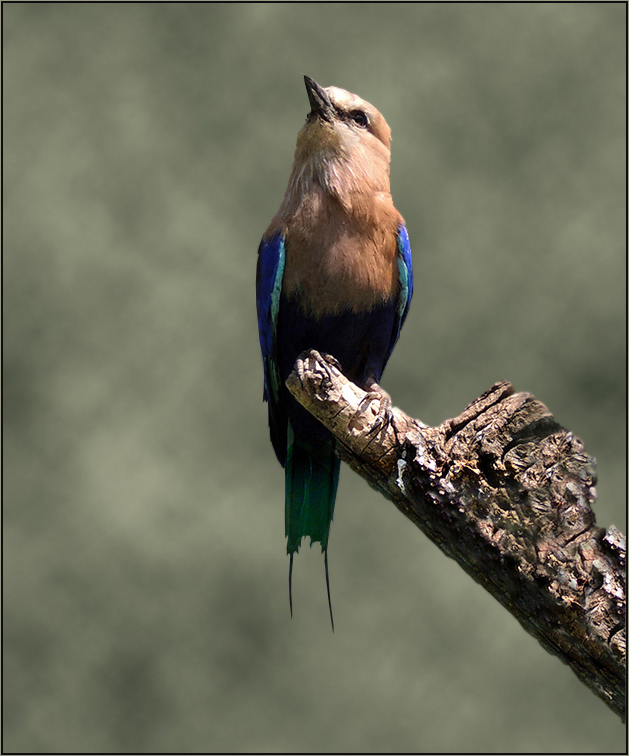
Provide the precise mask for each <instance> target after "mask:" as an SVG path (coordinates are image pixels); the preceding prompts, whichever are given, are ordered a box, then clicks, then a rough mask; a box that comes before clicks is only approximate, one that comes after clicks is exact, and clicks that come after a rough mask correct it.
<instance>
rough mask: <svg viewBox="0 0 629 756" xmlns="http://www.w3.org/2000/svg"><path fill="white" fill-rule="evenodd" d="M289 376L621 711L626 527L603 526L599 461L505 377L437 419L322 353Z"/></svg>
mask: <svg viewBox="0 0 629 756" xmlns="http://www.w3.org/2000/svg"><path fill="white" fill-rule="evenodd" d="M286 385H287V386H288V388H289V390H290V391H291V392H292V393H293V395H294V396H295V397H296V398H297V400H298V401H299V402H301V404H303V405H304V406H305V407H306V408H307V409H308V410H309V411H310V412H311V413H312V414H313V415H314V416H315V417H317V418H318V419H319V420H320V421H321V422H322V423H323V424H324V425H325V426H326V427H327V428H328V429H329V430H330V431H331V432H332V433H333V434H334V435H335V437H336V438H337V439H338V441H339V442H340V444H339V454H340V456H341V459H343V460H344V461H345V462H347V464H349V466H350V467H351V468H352V469H354V470H355V471H356V472H358V473H359V474H360V475H362V476H363V477H364V478H365V479H366V480H367V482H368V483H369V484H370V485H371V486H373V487H374V488H375V489H377V490H378V491H380V492H381V493H382V494H383V495H384V496H386V497H387V498H388V499H390V500H391V501H393V503H394V504H395V505H396V507H398V509H400V510H401V511H402V512H403V513H404V514H405V515H406V516H407V517H408V518H409V519H410V520H412V521H413V522H414V523H415V524H416V525H417V526H418V527H419V528H421V530H422V531H423V532H424V533H425V534H426V535H427V536H428V537H429V538H430V539H431V540H432V541H434V542H435V543H436V544H437V545H438V546H439V548H440V549H441V550H442V551H443V552H444V553H445V554H446V555H447V556H449V557H451V558H453V559H455V560H456V561H457V562H458V563H459V564H460V566H461V567H462V568H463V569H464V570H465V571H466V572H467V573H468V574H469V575H471V576H472V577H473V578H474V580H476V581H477V582H479V583H480V584H481V585H483V586H484V587H485V588H486V589H487V590H488V591H489V592H490V593H491V594H492V595H493V596H494V597H495V598H496V599H498V601H500V603H501V604H503V605H504V606H505V607H506V608H507V609H508V610H509V611H510V612H511V613H512V614H513V615H514V616H515V617H516V618H517V619H518V621H519V622H520V624H521V625H522V626H523V627H524V629H525V630H527V631H528V632H529V633H531V634H532V635H533V636H534V637H535V638H537V640H538V641H539V642H540V643H541V644H542V646H543V647H544V648H545V649H546V650H547V651H549V652H550V653H552V654H555V655H556V656H558V657H559V658H560V659H562V660H563V661H564V662H566V663H567V664H569V665H570V667H572V669H573V670H574V672H575V673H576V674H577V676H578V677H579V678H580V679H581V680H582V681H583V682H584V683H585V684H586V685H588V686H589V687H590V688H591V689H592V690H593V691H594V692H595V693H596V694H597V695H598V696H600V697H601V698H602V699H603V700H604V701H605V702H606V703H607V704H608V705H609V706H610V707H611V708H612V709H613V710H614V711H615V712H616V713H617V714H619V715H620V716H621V717H622V718H623V721H624V717H625V653H626V631H625V605H626V602H625V593H626V590H625V586H626V581H625V563H626V546H625V538H624V536H623V535H622V534H621V533H620V532H619V531H618V530H617V529H616V528H615V527H614V526H613V525H612V526H611V527H610V528H609V529H608V530H607V531H605V530H604V529H603V528H599V527H597V526H596V520H595V517H594V513H593V512H592V509H591V505H592V503H593V502H594V500H595V499H596V489H595V488H594V485H595V483H596V476H595V471H594V464H595V463H594V459H593V458H592V457H589V456H588V455H587V454H586V453H585V451H584V448H583V443H582V442H581V440H580V439H578V438H577V437H576V436H574V434H572V433H570V431H567V430H565V429H564V428H562V427H561V426H559V425H558V424H557V423H556V422H555V420H554V418H553V416H552V414H551V413H550V412H549V410H548V409H547V408H546V407H545V406H544V405H543V404H542V403H541V402H540V401H538V400H537V399H535V397H533V396H532V395H531V394H527V393H514V389H513V387H512V386H511V384H510V383H509V382H508V381H502V382H500V383H496V384H495V385H494V386H492V387H491V388H490V389H489V390H488V391H486V392H485V393H484V394H483V395H482V396H481V397H480V398H478V399H476V400H475V401H473V402H472V403H471V404H470V405H469V406H468V407H467V408H466V409H465V410H464V411H463V412H462V413H461V414H460V415H459V416H458V417H456V418H454V419H450V420H446V421H444V422H443V423H441V425H439V426H437V427H435V428H430V427H428V426H426V425H424V424H423V423H421V422H419V421H418V420H414V419H413V418H411V417H409V416H408V415H405V414H404V413H403V412H401V411H400V410H398V409H397V408H393V409H391V408H390V407H389V406H388V402H387V397H386V395H384V394H383V395H382V396H380V395H378V394H377V393H373V392H371V393H366V392H365V391H363V390H362V389H360V388H358V387H357V386H356V385H354V384H353V383H351V382H350V381H348V380H347V378H345V376H344V375H343V374H342V373H341V372H340V371H339V369H338V364H337V363H336V362H335V361H334V360H333V359H332V358H328V357H327V356H322V355H320V354H319V353H317V352H315V351H310V352H306V353H304V354H302V355H301V356H300V358H299V359H298V360H297V362H296V364H295V371H294V372H293V373H292V374H291V376H290V377H289V378H288V380H287V382H286Z"/></svg>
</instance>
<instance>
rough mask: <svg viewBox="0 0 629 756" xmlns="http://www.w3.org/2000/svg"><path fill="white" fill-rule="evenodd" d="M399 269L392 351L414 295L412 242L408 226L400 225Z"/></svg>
mask: <svg viewBox="0 0 629 756" xmlns="http://www.w3.org/2000/svg"><path fill="white" fill-rule="evenodd" d="M397 251H398V270H399V272H400V295H399V299H398V302H397V310H396V313H395V326H394V329H393V339H392V341H391V351H392V350H393V347H394V346H395V342H396V341H397V340H398V338H399V336H400V331H401V330H402V326H403V325H404V321H405V320H406V315H407V313H408V308H409V306H410V304H411V298H412V296H413V260H412V258H411V242H410V240H409V238H408V233H407V231H406V226H400V227H399V228H398V232H397Z"/></svg>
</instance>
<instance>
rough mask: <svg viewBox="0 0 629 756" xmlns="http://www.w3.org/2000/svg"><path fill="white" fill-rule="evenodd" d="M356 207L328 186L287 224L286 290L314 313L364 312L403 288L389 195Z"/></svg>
mask: <svg viewBox="0 0 629 756" xmlns="http://www.w3.org/2000/svg"><path fill="white" fill-rule="evenodd" d="M355 199H356V202H355V203H354V204H353V205H352V207H351V208H348V209H344V208H343V207H341V205H340V204H339V202H338V201H336V200H335V199H333V198H331V197H329V195H327V194H325V193H323V192H313V193H312V194H310V195H309V196H308V197H307V198H302V202H301V203H300V206H299V208H298V209H297V211H296V212H295V214H294V215H293V217H292V218H291V219H290V221H289V223H288V224H287V226H286V265H285V268H284V283H283V289H282V291H283V293H284V295H285V296H287V297H289V298H291V299H292V298H298V299H299V301H300V303H301V304H302V307H303V309H304V311H305V312H307V313H308V314H310V315H312V316H314V317H321V316H323V315H331V314H338V313H339V312H342V311H345V310H351V311H352V312H364V311H365V310H370V309H373V307H375V306H377V305H379V304H382V303H383V302H385V301H386V300H388V299H390V298H391V297H395V296H396V295H397V293H398V290H399V273H398V264H397V239H396V233H397V228H398V225H399V224H400V223H401V222H402V219H401V217H400V215H399V213H398V212H397V211H396V210H395V208H394V207H393V203H392V202H391V198H390V195H378V196H373V195H372V196H370V197H357V198H355Z"/></svg>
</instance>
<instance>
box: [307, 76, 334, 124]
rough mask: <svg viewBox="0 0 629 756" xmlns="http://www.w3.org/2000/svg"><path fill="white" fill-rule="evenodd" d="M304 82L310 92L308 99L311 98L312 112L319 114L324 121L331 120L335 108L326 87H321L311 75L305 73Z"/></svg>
mask: <svg viewBox="0 0 629 756" xmlns="http://www.w3.org/2000/svg"><path fill="white" fill-rule="evenodd" d="M304 82H305V84H306V91H307V92H308V99H309V100H310V108H311V110H310V112H311V113H313V114H314V115H317V116H319V118H322V119H323V120H324V121H330V122H331V121H332V114H333V113H334V108H333V107H332V103H331V101H330V98H329V97H328V96H327V94H326V92H325V89H323V87H320V86H319V85H318V84H317V82H316V81H314V80H313V79H311V78H310V76H305V75H304Z"/></svg>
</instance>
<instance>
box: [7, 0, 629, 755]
mask: <svg viewBox="0 0 629 756" xmlns="http://www.w3.org/2000/svg"><path fill="white" fill-rule="evenodd" d="M3 11H4V97H5V100H4V106H5V111H4V150H5V151H4V159H5V173H4V202H5V205H4V221H5V227H4V273H5V279H4V281H5V286H4V296H5V342H4V348H5V357H4V369H5V404H4V419H5V441H6V445H5V467H4V473H5V478H4V485H5V495H6V496H5V513H4V536H5V551H4V554H5V593H4V597H5V614H4V621H5V624H4V630H5V636H4V640H5V670H4V675H5V688H4V694H5V695H4V703H5V719H4V728H5V732H4V747H5V749H6V750H7V751H31V752H32V751H53V752H70V751H79V752H92V751H98V752H132V751H140V752H148V753H151V752H162V751H166V752H168V751H192V752H205V751H225V750H227V751H262V752H281V751H289V752H291V751H306V752H308V751H314V752H317V751H350V752H351V751H369V752H373V751H376V752H377V751H383V752H389V751H434V752H452V751H455V752H456V751H464V752H465V751H477V752H505V751H510V752H513V751H516V752H517V751H533V752H535V751H537V752H542V753H544V752H552V751H559V752H569V753H578V752H584V751H595V752H600V751H614V750H618V751H623V750H624V744H625V735H624V729H623V727H622V725H621V723H620V720H619V719H618V718H617V717H616V716H615V715H614V714H613V713H612V712H611V711H610V710H609V709H607V707H606V706H605V705H604V704H603V703H602V702H601V701H600V700H599V699H598V698H596V697H595V696H594V695H593V694H592V693H591V692H590V691H589V690H588V689H586V688H585V686H584V685H582V684H581V683H580V682H579V681H578V680H577V678H576V677H575V676H574V674H573V673H572V672H571V671H570V670H569V669H568V668H567V667H566V666H565V665H563V664H562V663H561V662H560V661H559V660H558V659H556V658H554V657H552V656H550V655H549V654H547V653H546V652H545V651H543V650H542V648H541V647H540V646H539V645H538V644H537V642H536V641H534V640H533V639H532V638H531V637H529V636H528V635H527V634H526V633H525V632H524V631H523V630H522V629H521V627H520V626H519V625H518V624H517V622H516V621H515V620H514V619H513V618H512V617H511V616H510V615H509V614H508V613H507V612H506V611H505V610H504V609H503V608H502V607H500V606H499V605H498V604H497V603H496V602H495V601H494V600H493V599H491V598H490V597H489V595H487V594H486V593H485V592H484V591H483V590H482V589H481V588H480V587H479V586H477V585H476V584H475V583H474V582H473V581H472V580H471V579H470V578H469V577H467V576H466V575H465V574H464V573H463V572H462V571H461V570H460V569H459V568H458V567H457V565H456V564H455V563H454V562H452V561H451V560H448V559H447V558H446V557H445V556H443V555H442V554H441V552H439V551H438V549H437V548H436V547H435V546H433V545H432V544H431V543H430V542H429V541H428V540H427V539H426V537H425V536H424V535H423V534H422V533H421V532H420V531H418V530H417V529H416V528H415V527H414V526H413V525H412V524H411V523H410V522H409V521H407V520H406V519H405V518H404V517H403V516H402V515H401V514H400V513H399V512H398V511H397V510H396V509H395V507H394V506H393V505H392V504H391V503H390V502H387V501H385V500H384V499H382V498H381V497H379V496H378V495H377V494H376V493H375V492H373V491H372V490H371V489H369V487H368V486H367V485H366V484H365V482H364V481H362V480H361V479H360V478H358V477H357V476H356V475H354V473H352V472H351V471H350V470H349V469H347V468H345V469H344V470H343V471H342V475H341V484H340V488H339V496H338V500H337V511H336V516H335V520H334V524H333V528H332V537H331V547H330V569H331V584H332V599H333V604H334V607H335V620H336V633H335V634H334V635H333V634H332V632H331V631H330V625H329V618H328V614H327V604H326V594H325V581H324V573H323V561H322V558H321V554H320V553H319V549H318V547H317V548H315V549H312V550H310V549H308V548H306V549H304V550H303V553H302V554H300V555H299V557H298V559H297V561H296V564H295V573H294V583H293V585H294V603H295V618H294V619H293V621H292V622H291V620H290V617H289V611H288V596H287V588H288V586H287V573H288V559H287V557H286V554H285V541H284V533H283V528H284V514H283V477H282V472H281V469H280V468H279V466H278V465H277V463H276V461H275V458H274V455H273V452H272V449H271V445H270V442H269V440H268V430H267V423H266V408H265V406H263V404H262V401H261V399H262V371H261V360H260V357H259V353H258V342H257V330H256V320H255V306H254V278H255V260H256V250H257V245H258V242H259V239H260V236H261V234H262V232H263V231H264V229H265V228H266V226H267V224H268V222H269V221H270V219H271V217H272V216H273V215H274V213H275V211H276V210H277V208H278V206H279V203H280V201H281V199H282V196H283V192H284V189H285V186H286V182H287V179H288V174H289V171H290V166H291V162H292V155H293V150H294V144H295V137H296V134H297V131H298V130H299V128H300V127H301V125H302V123H303V119H304V117H305V115H306V112H307V111H308V103H307V98H306V92H305V89H304V86H303V80H302V73H307V74H309V75H310V76H312V77H313V78H314V79H316V80H317V81H318V82H319V83H321V84H322V85H324V86H328V85H331V84H334V85H336V86H340V87H343V88H345V89H348V90H350V91H352V92H356V93H358V94H359V95H360V96H361V97H364V98H365V99H367V100H369V101H370V102H372V103H373V104H375V105H376V107H378V108H379V109H380V110H381V111H382V113H383V114H384V115H385V117H386V118H387V120H388V122H389V124H390V126H391V127H392V130H393V137H394V138H393V158H392V193H393V196H394V199H395V202H396V205H397V207H398V209H399V210H400V211H401V212H402V214H403V215H404V216H405V218H406V221H407V224H408V229H409V233H410V237H411V242H412V246H413V252H414V265H415V280H416V294H415V299H414V302H413V305H412V307H411V310H410V314H409V317H408V320H407V323H406V326H405V329H404V331H403V334H402V338H401V340H400V343H399V344H398V347H397V351H396V352H395V354H394V356H393V358H392V360H391V362H390V363H389V367H388V369H387V373H386V374H385V377H384V380H383V386H384V387H385V388H386V389H387V390H388V391H389V392H390V393H391V394H392V396H393V401H394V403H395V404H396V405H397V406H399V407H401V408H403V409H404V410H405V411H406V412H408V413H409V414H411V415H413V416H415V417H418V418H421V419H422V420H423V421H425V422H427V423H431V424H435V423H438V422H440V421H442V420H443V419H445V418H446V417H451V416H453V415H455V414H457V413H459V412H460V411H461V410H462V409H463V407H464V406H465V405H466V404H467V403H468V402H469V401H471V400H472V399H474V398H476V397H477V396H478V395H479V394H480V393H481V392H482V391H483V390H485V389H486V388H488V387H489V386H490V385H491V384H492V383H493V382H494V381H496V380H498V379H503V378H508V379H509V380H511V381H512V382H513V384H514V385H515V387H516V389H517V390H525V391H531V392H533V393H534V394H535V395H536V396H537V397H538V398H539V399H541V400H542V401H544V402H545V403H546V404H547V405H548V406H549V407H550V409H551V410H552V411H553V412H554V414H555V416H556V418H557V419H558V421H559V422H560V423H562V424H563V425H564V426H566V427H568V428H569V429H571V430H572V431H574V432H575V433H576V434H577V435H579V436H580V437H582V438H583V439H584V441H585V444H586V449H587V451H588V452H589V453H590V454H592V455H594V456H595V457H596V458H597V460H598V472H599V486H598V491H599V502H598V503H597V505H596V513H597V518H598V522H599V524H600V525H602V526H608V525H609V524H610V523H612V522H613V523H614V524H616V525H617V526H619V527H621V528H623V529H624V506H623V502H624V467H625V435H624V418H625V253H624V245H625V241H624V211H625V207H624V201H625V200H624V198H625V191H624V186H625V141H624V140H625V120H624V114H625V77H624V73H625V12H626V10H625V7H624V5H623V4H609V3H602V4H596V3H585V4H577V3H567V4H560V3H557V4H552V3H551V4H489V3H488V4H458V3H452V4H425V5H424V4H418V5H413V4H391V5H388V4H374V5H371V4H356V5H353V4H347V5H335V4H322V5H300V4H288V5H275V4H265V3H259V4H243V5H239V4H224V5H215V4H188V3H181V4H168V3H167V4H157V3H135V4H134V3H131V4H123V3H121V4H86V3H78V4H70V3H67V4H56V3H51V4H40V3H32V4H19V3H18V4H8V5H5V6H4V8H3Z"/></svg>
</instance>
